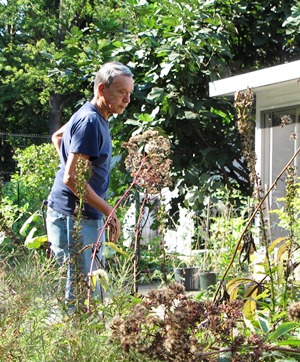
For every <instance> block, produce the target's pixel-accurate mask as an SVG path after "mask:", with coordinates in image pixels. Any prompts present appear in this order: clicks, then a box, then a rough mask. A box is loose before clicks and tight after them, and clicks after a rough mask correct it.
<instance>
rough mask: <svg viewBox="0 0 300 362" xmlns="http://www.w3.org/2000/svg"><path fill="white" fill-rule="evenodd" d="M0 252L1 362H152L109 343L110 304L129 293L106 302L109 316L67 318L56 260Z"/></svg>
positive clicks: (76, 315)
mask: <svg viewBox="0 0 300 362" xmlns="http://www.w3.org/2000/svg"><path fill="white" fill-rule="evenodd" d="M0 255H1V259H0V265H1V271H0V361H1V362H2V361H3V362H9V361H12V362H16V361H20V362H21V361H22V362H29V361H30V362H52V361H53V362H71V361H72V362H74V361H76V362H85V361H86V362H93V361H97V362H98V361H103V362H119V361H120V362H121V361H133V362H134V361H137V362H147V361H150V360H149V359H147V358H145V357H144V356H141V355H139V354H137V353H124V351H123V350H121V348H120V346H119V345H117V344H115V343H112V342H111V341H110V329H109V324H110V321H111V318H112V317H113V313H112V311H117V310H118V308H115V306H112V304H111V303H112V302H113V303H116V304H117V303H118V301H119V303H120V304H122V303H123V302H122V300H123V301H124V298H125V299H126V297H125V296H124V295H123V296H122V295H120V299H119V300H117V298H116V297H114V298H113V299H112V302H111V303H110V302H109V303H108V304H106V305H105V306H103V310H102V311H103V313H104V315H107V316H108V317H107V318H103V317H102V314H101V313H94V314H91V315H87V314H86V313H81V314H75V315H72V316H67V315H66V313H65V311H64V304H63V301H62V300H63V298H62V295H61V292H60V288H59V284H60V282H61V274H60V273H59V270H58V269H57V268H56V266H55V264H54V262H53V260H50V259H46V258H44V256H42V255H41V254H39V253H37V252H33V251H29V252H28V251H20V252H19V253H17V252H16V251H13V252H11V253H10V254H9V255H6V254H5V251H4V250H2V252H1V254H0ZM127 299H128V297H127ZM106 310H107V311H108V312H109V313H106ZM152 362H153V361H152Z"/></svg>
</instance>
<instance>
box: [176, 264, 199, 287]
mask: <svg viewBox="0 0 300 362" xmlns="http://www.w3.org/2000/svg"><path fill="white" fill-rule="evenodd" d="M175 280H176V282H178V283H181V284H183V285H184V288H185V290H186V291H193V290H199V289H200V280H199V268H197V267H193V268H188V267H186V268H177V269H175Z"/></svg>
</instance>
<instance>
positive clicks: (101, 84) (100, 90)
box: [98, 83, 104, 96]
mask: <svg viewBox="0 0 300 362" xmlns="http://www.w3.org/2000/svg"><path fill="white" fill-rule="evenodd" d="M103 89H104V83H99V85H98V93H99V95H100V96H103Z"/></svg>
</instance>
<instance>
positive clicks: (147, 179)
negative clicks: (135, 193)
mask: <svg viewBox="0 0 300 362" xmlns="http://www.w3.org/2000/svg"><path fill="white" fill-rule="evenodd" d="M123 147H125V148H126V149H127V150H128V156H127V157H126V159H125V166H126V169H127V170H128V171H129V172H130V174H131V175H132V176H133V177H134V176H135V175H136V174H137V172H138V177H137V184H138V185H139V186H140V187H142V188H143V189H144V190H146V191H147V192H148V193H149V194H157V193H159V192H160V191H161V189H162V188H163V187H167V186H170V185H171V184H172V182H171V177H170V168H171V164H172V161H171V160H170V159H169V155H170V142H169V140H168V139H167V138H165V137H163V136H161V135H160V134H159V133H158V132H157V131H153V130H148V131H145V132H144V133H142V134H140V135H137V136H132V137H131V138H130V139H129V141H128V142H125V143H124V144H123Z"/></svg>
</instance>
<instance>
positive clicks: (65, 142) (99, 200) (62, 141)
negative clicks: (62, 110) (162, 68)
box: [47, 62, 133, 306]
mask: <svg viewBox="0 0 300 362" xmlns="http://www.w3.org/2000/svg"><path fill="white" fill-rule="evenodd" d="M132 91H133V74H132V73H131V71H130V70H129V68H127V67H126V66H125V65H123V64H121V63H118V62H109V63H105V64H104V65H103V66H102V67H101V68H100V70H99V71H98V72H97V74H96V77H95V81H94V96H93V99H92V100H91V101H90V102H86V103H85V104H84V105H83V106H82V107H81V108H80V109H79V110H78V111H77V112H76V113H75V114H73V116H72V117H71V119H70V120H69V122H68V123H67V124H65V125H64V126H63V127H62V128H60V129H59V130H58V131H57V132H55V133H54V134H53V136H52V142H53V143H54V145H55V147H56V149H57V151H58V153H59V155H60V168H59V170H58V172H57V174H56V178H55V181H54V185H53V187H52V190H51V193H50V195H49V198H48V211H47V233H48V238H49V242H50V243H51V249H52V252H53V254H54V255H55V257H56V259H57V261H58V263H59V264H60V265H62V264H63V263H64V262H66V261H67V262H68V263H69V265H68V272H67V281H66V289H65V297H66V301H67V302H71V303H70V304H71V306H72V302H74V300H75V295H74V285H73V284H74V264H73V259H74V258H73V257H74V254H75V252H76V251H75V248H74V245H75V242H74V238H73V226H74V216H75V214H76V208H77V207H78V201H79V197H78V196H79V194H78V190H77V187H78V184H76V182H77V179H78V177H77V176H78V167H77V166H78V164H79V161H80V159H83V160H89V161H90V166H91V177H90V178H89V180H88V181H87V182H86V185H85V192H84V208H83V210H82V212H83V216H82V219H81V225H80V226H81V232H80V233H81V240H80V243H81V246H82V248H83V249H84V246H87V245H93V244H94V243H95V242H96V241H97V240H98V237H99V234H100V232H101V228H103V215H105V216H106V217H108V216H109V217H110V230H111V232H110V233H109V235H110V241H112V242H115V241H117V240H118V238H119V236H120V223H119V221H118V219H117V216H116V214H115V212H113V207H112V206H111V205H109V204H108V203H107V202H106V201H105V198H106V194H107V190H108V186H109V178H110V161H111V152H112V151H111V150H112V145H111V137H110V132H109V125H108V118H109V117H110V116H111V115H112V114H122V113H123V112H124V110H125V108H126V107H127V105H128V104H129V102H130V96H131V93H132ZM91 256H92V249H91V248H90V247H88V248H86V249H85V250H84V252H82V253H81V255H80V257H81V264H80V265H81V272H82V273H84V274H85V275H86V274H88V273H89V272H90V267H91V261H92V259H91ZM98 257H99V258H100V259H101V257H102V250H100V252H99V255H98Z"/></svg>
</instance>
